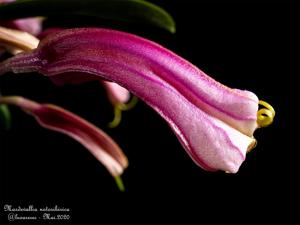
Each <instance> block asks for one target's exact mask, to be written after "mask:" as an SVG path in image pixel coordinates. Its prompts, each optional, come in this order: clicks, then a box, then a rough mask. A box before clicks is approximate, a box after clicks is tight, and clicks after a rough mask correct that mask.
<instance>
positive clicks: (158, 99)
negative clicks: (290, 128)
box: [0, 28, 275, 173]
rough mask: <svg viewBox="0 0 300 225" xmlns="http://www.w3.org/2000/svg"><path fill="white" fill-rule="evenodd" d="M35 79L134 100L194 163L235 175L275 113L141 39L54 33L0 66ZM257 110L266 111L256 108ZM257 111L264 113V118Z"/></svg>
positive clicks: (97, 32)
mask: <svg viewBox="0 0 300 225" xmlns="http://www.w3.org/2000/svg"><path fill="white" fill-rule="evenodd" d="M9 71H13V72H14V73H25V72H39V73H41V74H43V75H45V76H47V77H49V78H51V79H55V80H59V81H60V82H70V81H72V80H76V81H82V82H84V81H86V80H89V79H100V78H101V79H103V78H104V79H106V80H109V81H113V82H116V83H118V84H120V85H121V86H123V87H125V88H126V89H128V90H129V91H130V92H132V93H133V94H135V95H136V96H138V97H140V98H141V99H142V100H143V101H145V102H146V103H147V104H148V105H150V106H151V107H152V108H153V109H154V110H155V111H157V112H158V113H159V114H160V115H161V116H162V117H163V118H164V119H165V120H166V121H167V123H168V124H169V126H170V127H171V129H172V130H173V131H174V133H175V134H176V136H177V137H178V139H179V141H180V143H181V144H182V146H183V147H184V149H185V150H186V152H187V153H188V154H189V155H190V156H191V158H192V159H193V160H194V162H195V163H196V164H197V165H199V166H200V167H202V168H203V169H205V170H209V171H216V170H224V171H227V172H230V173H236V172H237V171H238V169H239V167H240V165H241V164H242V162H243V161H244V160H245V156H246V152H247V151H249V150H251V149H252V148H253V147H254V146H255V144H256V140H255V139H254V137H253V133H254V131H255V129H257V128H259V127H263V126H266V125H269V124H270V123H271V122H272V120H273V117H274V116H275V111H274V109H273V108H272V107H271V106H270V105H268V104H267V103H265V102H260V101H259V100H258V98H257V96H256V95H255V94H254V93H252V92H249V91H244V90H238V89H231V88H229V87H226V86H224V85H222V84H220V83H218V82H217V81H215V80H214V79H212V78H211V77H209V76H208V75H206V74H205V73H204V72H202V71H201V70H200V69H198V68H197V67H195V66H194V65H192V64H191V63H189V62H188V61H186V60H185V59H183V58H181V57H180V56H178V55H176V54H175V53H173V52H171V51H169V50H167V49H165V48H164V47H162V46H160V45H158V44H156V43H154V42H151V41H149V40H146V39H143V38H141V37H138V36H135V35H132V34H128V33H124V32H119V31H114V30H108V29H96V28H86V29H84V28H81V29H70V30H64V31H62V32H58V33H56V34H53V35H50V36H48V37H47V38H45V39H43V40H42V41H41V43H40V44H39V46H38V48H37V49H35V50H33V51H31V52H27V53H22V54H18V55H16V56H14V57H12V58H10V59H8V60H6V61H5V62H3V63H1V64H0V74H4V73H6V72H9ZM260 103H262V104H263V105H264V106H266V109H261V110H258V109H259V107H258V106H259V104H260ZM262 110H263V111H262Z"/></svg>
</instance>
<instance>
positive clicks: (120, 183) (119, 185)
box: [114, 176, 125, 192]
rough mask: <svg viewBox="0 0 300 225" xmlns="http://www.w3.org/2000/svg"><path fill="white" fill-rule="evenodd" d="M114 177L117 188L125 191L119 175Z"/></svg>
mask: <svg viewBox="0 0 300 225" xmlns="http://www.w3.org/2000/svg"><path fill="white" fill-rule="evenodd" d="M114 178H115V181H116V184H117V186H118V188H119V190H120V191H121V192H124V191H125V186H124V184H123V181H122V178H121V176H115V177H114Z"/></svg>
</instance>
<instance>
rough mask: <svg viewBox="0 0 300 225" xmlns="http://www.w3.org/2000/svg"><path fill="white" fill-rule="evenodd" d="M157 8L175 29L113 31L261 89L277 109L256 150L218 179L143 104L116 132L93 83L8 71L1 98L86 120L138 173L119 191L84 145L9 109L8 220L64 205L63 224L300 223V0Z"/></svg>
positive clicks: (4, 163)
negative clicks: (67, 213)
mask: <svg viewBox="0 0 300 225" xmlns="http://www.w3.org/2000/svg"><path fill="white" fill-rule="evenodd" d="M153 2H156V3H157V4H159V5H161V6H163V7H164V8H165V9H167V10H168V11H169V12H170V13H171V14H172V15H173V16H174V18H175V20H176V22H177V33H176V34H174V35H171V34H168V33H167V32H164V31H161V30H158V29H155V28H150V27H142V26H136V25H126V24H124V26H121V27H118V25H116V24H114V25H113V27H115V28H118V29H123V30H127V31H129V32H133V33H136V34H139V35H142V36H144V37H147V38H149V39H152V40H155V41H157V42H159V43H161V44H163V45H164V46H166V47H167V48H169V49H171V50H173V51H175V52H176V53H178V54H179V55H181V56H183V57H184V58H186V59H188V60H189V61H191V62H192V63H194V64H195V65H197V66H198V67H199V68H201V69H202V70H204V71H205V72H206V73H207V74H209V75H211V76H212V77H214V78H215V79H217V80H218V81H220V82H221V83H224V84H226V85H228V86H230V87H235V88H239V89H247V90H251V91H253V92H254V93H256V94H257V95H258V96H259V98H260V99H263V100H265V101H267V102H269V103H271V104H272V105H273V106H274V108H275V110H276V117H275V121H274V123H273V124H272V125H271V126H270V127H268V128H264V129H261V130H257V131H256V132H255V137H256V139H257V140H258V146H257V147H256V148H255V149H254V150H253V151H252V152H251V153H250V154H248V155H247V160H246V161H245V162H244V164H243V165H242V166H241V168H240V171H239V172H238V173H237V174H235V175H230V174H225V173H224V172H217V173H210V172H206V171H203V170H202V169H200V168H198V167H197V166H196V165H195V164H194V163H193V162H192V161H191V159H190V158H189V157H188V155H187V154H186V153H185V151H184V149H183V148H182V147H181V145H180V144H179V142H178V141H177V139H176V137H175V135H174V134H173V133H172V132H171V131H170V129H169V127H168V126H167V124H166V122H165V121H164V120H163V119H162V118H160V117H159V116H158V115H157V114H156V113H155V112H154V111H153V110H152V109H151V108H150V107H148V106H147V105H146V104H145V103H143V102H141V101H140V102H139V103H138V105H137V106H136V107H135V108H134V109H133V110H131V111H130V112H126V113H124V117H123V121H122V123H121V125H120V126H119V127H118V128H116V129H113V130H112V129H108V128H107V123H108V122H109V121H110V120H111V119H112V112H113V111H112V107H111V105H110V103H109V102H108V101H107V99H106V97H105V92H104V91H103V89H102V88H101V86H100V85H99V84H98V83H97V82H91V83H86V84H82V85H80V86H71V85H68V86H64V87H55V86H54V85H53V84H52V83H50V81H49V80H47V79H46V78H44V77H41V76H39V75H37V74H26V75H25V74H24V75H13V74H7V75H5V76H3V77H1V78H0V89H1V92H2V94H4V95H23V96H25V97H28V98H31V99H34V100H36V101H40V102H51V103H55V104H58V105H60V106H63V107H65V108H67V109H69V110H71V111H73V112H75V113H77V114H79V115H81V116H82V117H84V118H86V119H87V120H89V121H91V122H93V123H94V124H96V125H97V126H98V127H101V128H103V129H104V130H105V131H106V132H107V133H109V134H110V135H111V136H112V137H113V138H114V139H115V140H116V141H117V142H118V143H119V145H120V146H121V147H122V149H123V150H124V152H125V153H126V155H127V156H128V158H129V161H130V166H129V168H128V169H127V170H126V172H125V173H124V175H123V180H124V183H125V186H126V192H125V193H121V192H119V191H118V189H117V188H116V185H115V183H114V180H113V179H112V178H111V177H110V175H109V174H108V173H107V171H106V170H105V168H104V167H103V166H102V165H101V164H99V162H98V161H97V160H96V159H94V158H93V156H92V155H90V154H89V153H88V151H86V150H85V149H84V148H83V147H82V146H81V145H80V144H78V143H77V142H75V141H73V140H71V139H70V138H68V137H65V136H64V135H61V134H58V133H55V132H52V131H48V130H45V129H43V128H40V127H39V126H38V125H37V123H36V122H35V121H34V119H33V118H31V117H29V116H28V115H26V114H24V113H23V112H21V111H20V110H19V109H16V108H11V111H12V114H13V127H12V129H11V130H9V131H4V130H1V131H0V159H1V161H0V163H1V192H0V193H1V201H2V203H3V204H2V205H1V207H2V209H1V213H0V214H1V215H2V216H1V220H2V221H3V222H7V220H6V217H5V214H3V205H4V204H13V205H14V206H18V205H20V206H23V207H25V206H28V205H35V206H48V207H51V206H54V205H58V206H60V207H65V208H67V207H68V208H70V210H71V220H69V221H65V222H62V223H61V224H64V223H69V224H300V218H299V217H300V215H299V212H300V207H299V202H300V196H299V192H300V187H299V150H300V149H299V137H300V136H299V125H300V123H299V115H300V114H299V103H300V101H299V40H300V39H299V38H300V37H299V19H300V18H299V12H300V11H299V9H300V8H299V3H296V1H295V2H289V1H281V2H279V1H278V2H274V1H208V0H206V1H173V0H169V1H159V0H157V1H153ZM59 21H60V23H61V24H63V22H62V21H65V24H64V25H65V26H70V24H71V25H72V23H70V21H69V22H68V21H67V20H59ZM55 22H57V21H55V19H53V20H49V21H48V22H46V26H51V25H53V24H54V25H55ZM52 23H53V24H52ZM74 24H76V23H73V26H74ZM56 25H57V24H56ZM80 25H81V24H78V26H80ZM99 26H108V25H107V24H106V23H103V24H102V23H100V22H99ZM40 222H43V221H40ZM40 222H39V223H40ZM10 224H13V223H10Z"/></svg>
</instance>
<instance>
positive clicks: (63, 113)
mask: <svg viewBox="0 0 300 225" xmlns="http://www.w3.org/2000/svg"><path fill="white" fill-rule="evenodd" d="M1 104H8V105H15V106H18V107H20V108H21V109H22V110H24V111H25V112H26V113H28V114H30V115H32V116H34V117H35V118H36V120H37V121H38V123H39V124H40V125H41V126H43V127H45V128H47V129H50V130H54V131H57V132H60V133H63V134H66V135H68V136H70V137H71V138H73V139H74V140H76V141H78V142H79V143H81V144H82V145H83V146H84V147H86V148H87V149H88V150H89V151H90V152H91V153H92V155H94V156H95V158H96V159H97V160H99V161H100V162H101V163H102V164H103V165H104V166H105V167H106V168H107V170H108V171H109V173H110V174H111V175H112V176H113V177H114V178H115V179H116V182H117V184H118V187H119V188H120V190H124V186H123V184H122V182H121V180H120V177H119V176H120V175H121V174H122V173H123V171H124V169H125V168H126V167H127V166H128V161H127V158H126V156H125V155H124V153H123V152H122V150H121V149H120V147H119V146H118V145H117V144H116V143H115V142H114V141H113V140H112V139H111V138H110V137H109V136H108V135H107V134H105V133H104V132H103V131H102V130H100V129H98V128H97V127H95V126H94V125H92V124H91V123H89V122H87V121H86V120H84V119H82V118H80V117H79V116H77V115H75V114H73V113H71V112H69V111H67V110H65V109H63V108H60V107H58V106H55V105H51V104H39V103H37V102H34V101H31V100H29V99H25V98H23V97H19V96H8V97H3V96H0V106H1Z"/></svg>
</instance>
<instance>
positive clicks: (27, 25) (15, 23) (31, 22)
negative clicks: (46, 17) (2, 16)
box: [0, 0, 42, 36]
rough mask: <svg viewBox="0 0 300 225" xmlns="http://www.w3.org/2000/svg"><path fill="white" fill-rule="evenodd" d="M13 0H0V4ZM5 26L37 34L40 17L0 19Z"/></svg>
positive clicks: (40, 25)
mask: <svg viewBox="0 0 300 225" xmlns="http://www.w3.org/2000/svg"><path fill="white" fill-rule="evenodd" d="M14 1H15V0H0V4H6V3H10V2H14ZM1 24H2V25H4V26H5V27H10V28H13V29H18V30H22V31H26V32H28V33H30V34H32V35H35V36H36V35H38V34H39V33H40V32H41V31H42V18H40V17H34V18H25V19H17V20H9V21H1Z"/></svg>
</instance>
